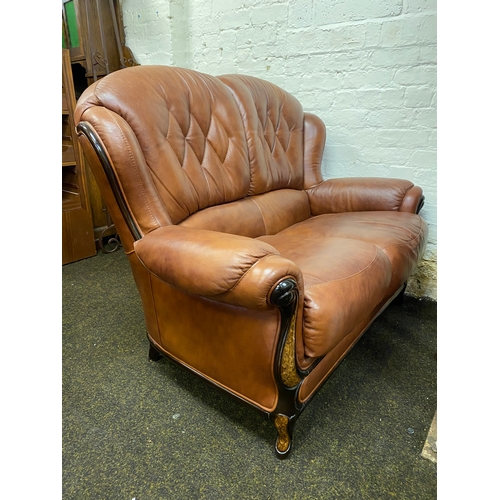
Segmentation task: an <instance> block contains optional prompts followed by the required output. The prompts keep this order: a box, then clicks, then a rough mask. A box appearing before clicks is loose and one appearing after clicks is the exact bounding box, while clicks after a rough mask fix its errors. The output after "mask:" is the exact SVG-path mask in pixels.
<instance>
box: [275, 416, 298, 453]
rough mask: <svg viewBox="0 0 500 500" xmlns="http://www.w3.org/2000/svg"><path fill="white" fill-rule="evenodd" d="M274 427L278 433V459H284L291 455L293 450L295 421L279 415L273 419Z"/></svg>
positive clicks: (276, 450) (276, 449) (276, 447)
mask: <svg viewBox="0 0 500 500" xmlns="http://www.w3.org/2000/svg"><path fill="white" fill-rule="evenodd" d="M273 421H274V426H275V427H276V430H277V431H278V438H277V439H276V445H275V447H274V451H275V452H276V455H277V457H278V458H281V459H284V458H286V457H287V456H288V454H289V453H290V450H291V448H292V431H293V423H294V422H293V421H292V420H291V419H290V417H287V416H286V415H283V414H281V413H279V414H278V415H274V417H273Z"/></svg>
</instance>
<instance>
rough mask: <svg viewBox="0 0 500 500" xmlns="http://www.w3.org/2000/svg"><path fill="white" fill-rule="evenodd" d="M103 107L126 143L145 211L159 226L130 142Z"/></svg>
mask: <svg viewBox="0 0 500 500" xmlns="http://www.w3.org/2000/svg"><path fill="white" fill-rule="evenodd" d="M104 109H105V110H106V112H107V113H108V114H109V116H110V117H111V119H112V120H113V122H114V123H115V125H116V127H117V128H118V131H119V132H120V135H121V137H122V139H123V142H124V143H125V144H126V151H127V153H128V156H129V158H130V160H131V162H132V164H133V165H134V172H135V174H136V177H137V179H138V181H139V182H138V184H139V187H140V190H141V194H142V198H143V199H144V204H145V206H146V209H147V211H148V212H149V215H150V217H151V220H152V222H153V223H156V224H155V225H156V226H160V222H159V221H158V219H157V218H156V216H155V215H154V213H153V211H152V210H151V206H150V204H149V200H148V198H147V196H146V193H145V192H144V187H143V183H142V179H141V176H140V175H139V171H138V169H137V164H136V162H135V159H134V156H133V155H132V151H131V148H130V144H129V142H128V140H127V138H126V137H125V134H124V133H123V131H122V129H121V127H120V126H119V125H118V122H117V121H116V119H115V117H114V116H113V114H112V113H111V112H110V110H109V109H108V108H104ZM146 165H147V162H146Z"/></svg>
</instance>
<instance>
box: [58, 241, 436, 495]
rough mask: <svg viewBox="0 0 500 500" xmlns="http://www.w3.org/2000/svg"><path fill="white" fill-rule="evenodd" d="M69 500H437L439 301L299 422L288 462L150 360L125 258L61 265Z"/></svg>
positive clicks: (347, 367) (195, 384) (373, 343)
mask: <svg viewBox="0 0 500 500" xmlns="http://www.w3.org/2000/svg"><path fill="white" fill-rule="evenodd" d="M62 271H63V272H62V276H63V302H62V303H63V388H62V396H63V415H62V416H63V429H62V443H63V451H62V467H63V477H62V492H63V498H64V499H68V500H69V499H80V498H81V499H87V498H89V499H92V500H101V499H109V500H114V499H123V500H132V499H134V498H135V499H136V500H152V499H231V500H233V499H273V500H274V499H279V500H281V499H301V500H302V499H342V500H343V499H348V500H356V499H370V500H371V499H390V498H395V499H398V500H403V499H418V500H425V499H434V498H436V496H437V477H436V467H437V466H436V464H434V463H432V462H431V461H429V460H426V459H424V458H422V456H421V451H422V448H423V446H424V443H425V439H426V436H427V432H428V429H429V426H430V424H431V422H432V418H433V415H434V412H435V410H436V404H437V402H436V364H437V361H436V352H437V347H436V314H437V313H436V309H437V305H436V302H434V301H430V300H418V299H415V298H412V297H407V298H406V300H405V304H404V305H403V306H402V307H400V306H396V305H391V306H390V307H389V308H388V309H387V310H386V311H385V313H384V314H383V315H382V316H381V317H379V318H378V320H377V321H376V323H375V324H374V325H373V326H372V327H371V329H370V330H369V331H368V332H367V333H366V334H365V335H364V336H363V337H362V339H361V340H360V341H359V342H358V344H357V345H356V346H355V347H354V349H353V350H352V351H351V352H350V353H349V355H348V356H347V357H346V359H345V360H344V361H343V362H342V363H341V365H340V366H339V367H338V368H337V370H336V371H335V372H334V374H333V375H332V377H330V379H329V381H328V382H327V383H326V384H325V385H324V386H323V387H322V389H321V390H320V391H319V392H318V394H317V395H316V396H315V398H314V399H313V401H312V402H311V403H310V404H309V405H308V407H307V408H306V409H305V410H304V412H303V413H302V415H301V416H300V418H299V419H298V421H297V425H296V426H295V431H294V445H293V450H292V452H291V454H290V457H289V458H288V459H287V460H285V461H279V460H278V459H277V458H275V455H274V451H273V447H274V441H275V437H276V435H275V430H274V427H273V426H272V424H271V422H270V421H268V420H267V419H266V418H265V417H263V416H262V415H261V414H259V413H258V412H256V411H255V410H253V409H251V408H247V407H246V406H244V405H242V404H241V403H239V402H238V401H236V400H233V399H232V398H231V397H230V396H228V395H226V394H223V393H221V392H219V391H218V390H216V389H213V388H212V387H210V386H209V385H208V384H207V383H206V382H204V381H202V380H200V379H198V378H197V377H194V376H193V375H192V374H190V373H188V372H187V371H185V370H183V369H182V368H180V367H178V366H177V365H175V364H174V363H173V362H171V361H169V360H167V359H165V358H162V359H161V360H160V361H158V362H156V363H153V362H150V361H149V360H148V346H149V343H148V341H147V339H146V332H145V325H144V319H143V316H142V310H141V303H140V299H139V295H138V292H137V290H136V288H135V283H134V280H133V277H132V273H131V271H130V268H129V265H128V261H127V259H126V256H125V254H124V252H123V250H122V249H120V250H119V251H117V252H115V253H112V254H107V255H104V254H102V253H99V254H98V255H97V256H95V257H92V258H90V259H86V260H83V261H80V262H75V263H73V264H69V265H66V266H64V267H63V270H62Z"/></svg>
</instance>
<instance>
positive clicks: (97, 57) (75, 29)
mask: <svg viewBox="0 0 500 500" xmlns="http://www.w3.org/2000/svg"><path fill="white" fill-rule="evenodd" d="M62 43H63V48H67V49H68V50H69V52H70V59H71V64H72V70H73V76H74V84H75V90H76V99H77V100H78V98H79V97H80V94H81V93H82V92H83V90H85V88H87V87H88V86H89V85H91V84H92V83H93V82H94V81H96V80H99V79H100V78H102V77H103V76H105V75H107V74H109V73H111V72H113V71H117V70H119V69H122V68H125V67H129V66H137V65H138V63H137V62H136V61H135V59H134V57H133V55H132V52H131V51H130V49H129V48H128V47H127V46H126V45H125V33H124V29H123V20H122V15H121V8H120V3H119V1H118V0H62ZM85 170H86V180H87V194H88V201H89V205H90V211H91V215H92V224H93V231H94V240H95V244H96V247H97V248H98V249H101V250H102V251H103V252H104V253H109V252H112V251H114V250H116V249H117V248H118V245H119V242H118V240H117V237H116V229H115V226H114V223H113V221H112V219H111V217H110V215H109V212H108V210H107V208H106V205H105V203H104V200H103V199H102V196H101V192H100V191H99V188H98V186H97V183H96V181H95V179H94V175H93V174H92V171H91V170H90V168H89V167H88V166H87V163H86V162H85Z"/></svg>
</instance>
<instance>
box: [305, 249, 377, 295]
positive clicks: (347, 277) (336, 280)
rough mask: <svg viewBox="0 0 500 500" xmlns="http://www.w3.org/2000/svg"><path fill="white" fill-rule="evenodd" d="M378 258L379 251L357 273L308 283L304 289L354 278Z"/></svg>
mask: <svg viewBox="0 0 500 500" xmlns="http://www.w3.org/2000/svg"><path fill="white" fill-rule="evenodd" d="M373 246H374V247H375V248H377V247H376V246H375V245H373ZM377 258H378V252H375V257H373V260H372V261H371V262H370V263H369V264H368V265H366V266H365V267H364V268H363V269H361V270H359V271H358V272H357V273H354V274H351V275H350V276H346V277H345V278H339V279H333V280H328V281H323V282H322V283H315V284H314V285H307V286H304V289H306V290H307V289H310V288H314V287H318V286H324V285H329V284H330V283H338V282H340V281H347V280H350V279H352V278H354V277H355V276H358V275H359V274H361V273H364V272H365V271H366V270H367V269H368V268H369V267H370V266H372V265H373V263H374V262H375V261H376V260H377Z"/></svg>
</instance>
